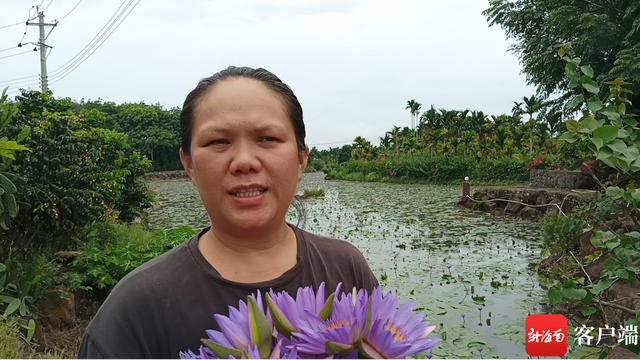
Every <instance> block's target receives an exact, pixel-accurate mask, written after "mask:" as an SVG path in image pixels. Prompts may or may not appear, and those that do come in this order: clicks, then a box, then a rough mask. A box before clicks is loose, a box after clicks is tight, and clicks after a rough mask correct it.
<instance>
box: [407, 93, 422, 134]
mask: <svg viewBox="0 0 640 360" xmlns="http://www.w3.org/2000/svg"><path fill="white" fill-rule="evenodd" d="M421 106H422V104H420V103H419V102H416V100H415V99H411V100H409V101H407V107H405V109H409V111H411V129H415V128H416V126H415V125H416V118H417V117H418V113H419V112H418V110H420V107H421Z"/></svg>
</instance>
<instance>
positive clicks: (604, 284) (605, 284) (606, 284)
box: [590, 279, 613, 295]
mask: <svg viewBox="0 0 640 360" xmlns="http://www.w3.org/2000/svg"><path fill="white" fill-rule="evenodd" d="M611 285H613V281H612V280H609V279H602V280H598V281H597V282H596V283H594V284H593V285H590V286H591V288H590V290H591V292H592V293H593V294H596V295H597V294H600V293H601V292H603V291H605V290H607V289H608V288H610V287H611Z"/></svg>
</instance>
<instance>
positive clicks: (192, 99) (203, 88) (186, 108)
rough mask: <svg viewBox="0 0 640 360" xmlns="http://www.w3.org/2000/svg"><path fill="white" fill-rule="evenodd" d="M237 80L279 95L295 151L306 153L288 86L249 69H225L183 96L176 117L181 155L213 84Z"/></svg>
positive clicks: (261, 71) (295, 101) (297, 106)
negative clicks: (255, 83)
mask: <svg viewBox="0 0 640 360" xmlns="http://www.w3.org/2000/svg"><path fill="white" fill-rule="evenodd" d="M237 77H245V78H249V79H255V80H259V81H261V82H262V83H263V84H265V85H266V86H268V87H269V88H270V89H271V90H273V91H275V92H276V93H278V94H279V96H280V98H281V99H282V101H283V103H284V107H285V110H286V111H287V114H288V115H289V120H291V123H292V124H293V131H294V132H295V134H296V143H297V145H298V150H301V151H306V149H307V146H306V144H305V143H304V138H305V136H306V133H305V129H304V121H303V120H302V107H301V106H300V103H299V102H298V98H297V97H296V96H295V95H294V93H293V91H292V90H291V88H290V87H289V85H287V84H285V83H283V82H282V80H280V79H279V78H278V77H277V76H275V75H274V74H272V73H271V72H270V71H268V70H265V69H263V68H258V69H252V68H250V67H236V66H229V67H228V68H226V69H224V70H222V71H219V72H217V73H215V74H213V75H212V76H210V77H208V78H204V79H202V80H200V82H199V83H198V86H196V88H195V89H193V90H192V91H191V92H190V93H189V95H187V98H186V99H185V101H184V105H183V106H182V114H181V115H180V130H181V132H182V145H181V146H182V152H183V153H184V154H185V155H187V156H188V155H190V153H191V131H192V129H193V120H194V116H195V112H196V110H197V107H198V105H199V103H200V99H201V98H202V95H204V93H206V92H207V90H209V89H211V88H212V87H214V86H215V85H216V84H217V83H219V82H221V81H223V80H225V79H230V78H237Z"/></svg>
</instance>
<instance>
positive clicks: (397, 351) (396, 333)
mask: <svg viewBox="0 0 640 360" xmlns="http://www.w3.org/2000/svg"><path fill="white" fill-rule="evenodd" d="M340 287H341V284H339V285H338V287H337V288H336V291H335V292H334V293H333V294H331V295H330V296H329V297H328V298H327V300H326V301H325V300H324V299H325V297H324V283H322V284H321V285H320V287H319V288H318V292H317V294H316V293H314V291H313V289H312V288H311V287H305V288H300V289H298V294H297V295H296V298H295V300H294V299H293V298H292V297H291V296H290V295H289V294H287V293H286V292H281V293H278V294H276V293H274V292H273V290H271V292H269V293H268V294H267V295H266V302H267V306H266V309H265V306H264V304H263V302H262V296H261V295H260V291H258V293H257V296H256V295H255V294H253V295H251V296H249V297H247V302H246V303H245V302H244V301H242V300H240V301H239V304H238V309H235V308H233V307H231V306H230V307H229V317H226V316H222V315H219V314H216V315H214V318H215V319H216V321H217V323H218V325H219V326H220V329H221V331H215V330H207V335H208V339H202V342H203V344H204V345H202V346H200V348H199V349H198V351H199V354H196V353H194V352H193V351H191V350H188V351H186V352H180V357H181V358H183V359H216V358H220V359H226V358H236V359H239V358H244V359H266V358H270V359H278V358H282V359H305V358H306V359H309V358H333V357H341V358H356V357H357V356H358V354H360V355H361V356H365V357H368V358H405V357H407V356H410V355H414V354H418V353H421V352H424V351H427V350H429V349H432V348H434V347H435V346H436V345H435V344H436V343H437V342H439V341H441V339H437V338H432V337H428V336H429V334H431V332H433V330H434V329H435V328H436V325H430V324H429V323H423V322H422V319H423V318H424V316H425V314H424V313H421V314H417V315H413V316H412V315H411V312H412V310H413V302H414V301H413V300H411V301H408V302H407V303H406V304H404V305H403V306H402V307H400V308H399V309H398V297H397V296H393V295H392V294H391V292H389V293H387V294H386V295H383V293H382V288H381V287H376V288H375V289H373V292H372V293H371V296H369V295H368V294H367V291H366V290H364V289H361V290H360V291H358V292H356V289H355V288H354V289H353V292H352V293H349V294H346V295H345V294H344V293H343V294H342V296H341V297H340V299H337V296H336V294H340ZM265 310H267V311H265Z"/></svg>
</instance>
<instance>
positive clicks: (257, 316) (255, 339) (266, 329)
mask: <svg viewBox="0 0 640 360" xmlns="http://www.w3.org/2000/svg"><path fill="white" fill-rule="evenodd" d="M247 303H248V305H249V306H248V308H249V331H250V333H251V345H258V351H259V352H260V356H261V357H262V358H263V359H266V358H268V357H269V354H270V353H271V333H272V331H271V325H269V320H267V317H266V316H265V315H264V313H263V312H262V311H261V310H260V308H259V307H258V304H256V301H255V300H254V299H253V297H251V296H248V297H247Z"/></svg>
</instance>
